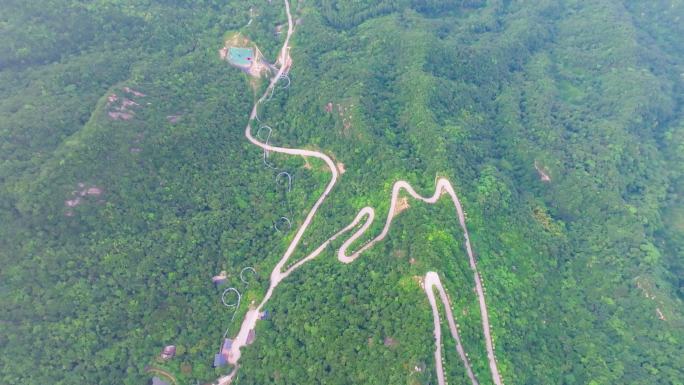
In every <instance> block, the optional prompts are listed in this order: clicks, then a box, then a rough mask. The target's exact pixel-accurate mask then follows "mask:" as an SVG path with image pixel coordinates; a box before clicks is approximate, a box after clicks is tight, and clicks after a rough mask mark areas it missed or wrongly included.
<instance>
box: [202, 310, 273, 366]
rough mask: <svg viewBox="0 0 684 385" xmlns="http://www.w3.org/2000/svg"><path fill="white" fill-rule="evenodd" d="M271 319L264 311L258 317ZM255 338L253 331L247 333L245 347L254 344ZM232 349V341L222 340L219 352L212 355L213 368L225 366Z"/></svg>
mask: <svg viewBox="0 0 684 385" xmlns="http://www.w3.org/2000/svg"><path fill="white" fill-rule="evenodd" d="M269 318H271V313H270V312H269V311H268V310H266V311H264V312H262V313H261V314H260V315H259V319H261V320H265V319H269ZM255 338H256V332H255V331H254V329H251V330H250V331H249V333H247V341H245V342H246V343H247V345H251V344H252V343H254V339H255ZM232 347H233V340H232V339H230V338H224V339H223V343H222V344H221V350H220V351H219V352H218V353H216V354H215V355H214V367H215V368H218V367H221V366H225V365H227V364H228V357H229V355H230V349H231V348H232Z"/></svg>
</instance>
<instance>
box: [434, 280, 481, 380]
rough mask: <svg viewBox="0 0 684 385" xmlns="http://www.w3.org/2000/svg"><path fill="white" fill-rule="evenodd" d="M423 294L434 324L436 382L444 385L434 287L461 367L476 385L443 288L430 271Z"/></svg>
mask: <svg viewBox="0 0 684 385" xmlns="http://www.w3.org/2000/svg"><path fill="white" fill-rule="evenodd" d="M423 285H424V289H425V294H427V297H428V301H430V306H432V319H433V320H434V322H435V366H436V369H437V382H438V383H439V385H446V381H445V379H444V377H445V376H444V368H443V367H442V328H441V326H440V322H439V310H438V309H437V302H436V301H435V292H434V289H435V287H436V288H437V290H438V291H439V297H440V299H441V300H442V305H444V309H445V311H446V317H447V322H448V323H449V330H451V336H452V337H453V338H454V341H455V342H456V351H458V355H459V356H461V361H463V366H465V369H466V372H467V374H468V377H469V378H470V382H471V383H472V384H473V385H478V382H477V379H476V378H475V374H473V368H472V367H471V366H470V362H469V361H468V357H466V354H465V350H463V345H462V344H461V337H460V336H459V335H458V327H456V321H454V315H453V314H452V313H451V304H450V303H449V299H448V298H447V295H446V292H444V287H442V282H441V281H440V280H439V275H437V273H435V272H434V271H430V272H428V273H427V274H425V281H424V282H423Z"/></svg>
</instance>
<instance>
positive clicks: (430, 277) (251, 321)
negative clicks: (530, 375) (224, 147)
mask: <svg viewBox="0 0 684 385" xmlns="http://www.w3.org/2000/svg"><path fill="white" fill-rule="evenodd" d="M284 2H285V11H286V13H287V24H288V27H287V35H286V37H285V41H284V43H283V46H282V48H281V49H280V55H279V62H280V63H281V67H280V68H279V70H278V72H277V73H276V74H275V75H274V76H273V77H272V78H271V80H270V83H269V86H268V87H267V88H266V90H265V91H264V94H263V95H262V96H261V98H259V99H258V100H257V101H256V103H255V104H254V107H253V108H252V112H251V114H250V120H249V122H248V124H247V127H246V128H245V136H246V137H247V139H248V140H249V141H250V142H251V143H252V144H254V145H256V146H258V147H260V148H262V149H263V150H264V151H272V152H277V153H281V154H289V155H296V156H299V155H301V156H304V157H314V158H318V159H321V160H323V161H324V162H325V163H326V165H327V166H328V169H330V172H331V174H332V176H331V178H330V181H329V182H328V185H327V186H326V188H325V190H324V191H323V194H321V196H320V197H319V198H318V200H317V201H316V203H315V204H314V205H313V207H312V208H311V210H310V211H309V213H308V214H307V216H306V218H305V219H304V222H303V223H302V225H301V226H300V227H299V229H298V230H297V232H296V234H295V236H294V238H293V239H292V241H291V242H290V244H289V246H288V248H287V250H286V251H285V253H284V254H283V256H282V257H281V259H280V260H279V261H278V263H277V264H276V266H275V267H274V269H273V271H272V272H271V277H270V285H269V288H268V290H267V291H266V295H265V296H264V298H263V299H262V301H261V302H260V303H259V305H258V306H257V307H251V308H250V309H249V310H248V311H247V313H246V315H245V317H244V319H243V321H242V324H241V326H240V331H239V332H238V334H237V336H236V337H235V338H234V340H233V344H232V347H231V350H230V352H229V354H228V362H229V363H231V364H232V365H234V369H233V371H232V372H231V373H230V374H228V375H226V376H222V377H220V378H219V379H218V384H219V385H227V384H229V383H230V382H231V381H232V379H233V378H234V376H235V375H236V374H237V371H238V369H239V360H240V355H241V353H240V350H241V349H242V348H243V347H244V346H245V345H246V344H247V336H248V333H249V331H250V330H252V329H254V328H255V326H256V323H257V321H258V319H259V313H260V312H261V311H262V309H263V307H264V305H265V304H266V303H267V302H268V300H269V299H270V298H271V296H272V295H273V292H274V290H275V288H276V287H277V286H278V284H280V282H282V280H284V279H285V278H287V276H288V275H290V274H291V273H292V272H293V271H295V270H296V269H298V268H299V267H301V266H302V265H303V264H304V263H306V262H308V261H310V260H312V259H314V258H315V257H316V256H318V255H319V254H320V253H321V252H323V250H325V249H326V247H327V246H328V245H329V244H330V243H331V242H332V241H334V240H335V239H337V238H338V237H339V236H341V235H343V234H345V233H347V232H349V231H351V230H352V229H354V228H355V227H356V226H357V225H358V224H359V223H360V222H361V221H362V220H363V219H364V218H366V221H365V222H364V223H363V225H362V226H361V227H360V228H359V229H358V230H357V231H356V232H354V233H353V234H352V235H351V236H350V237H349V239H347V240H346V241H345V242H344V243H343V244H342V246H341V247H340V249H339V251H338V253H337V258H338V260H339V261H340V262H342V263H351V262H353V261H354V260H355V259H356V258H358V257H359V256H360V255H361V253H363V252H364V251H366V250H367V249H369V248H370V247H372V246H373V245H374V244H375V243H377V242H379V241H381V240H382V239H384V238H385V236H387V234H388V232H389V229H390V226H391V223H392V219H393V217H394V213H395V208H396V206H397V200H398V197H399V194H400V193H401V191H402V190H404V191H406V192H407V193H408V194H409V195H411V196H412V197H413V198H415V199H417V200H420V201H423V202H425V203H430V204H432V203H435V202H437V200H439V198H440V197H441V196H442V194H443V193H447V194H448V195H449V197H450V198H451V200H452V201H453V203H454V206H455V208H456V213H457V215H458V219H459V223H460V225H461V228H462V230H463V235H464V238H465V248H466V252H467V254H468V258H469V261H470V268H471V270H472V272H473V276H474V279H475V288H476V292H477V296H478V300H479V305H480V312H481V315H482V328H483V332H484V337H485V343H486V347H487V358H488V360H489V366H490V370H491V372H492V377H493V379H494V382H495V384H496V385H502V380H501V377H500V375H499V372H498V369H497V366H496V359H495V356H494V348H493V343H492V337H491V333H490V326H489V315H488V312H487V306H486V304H485V297H484V289H483V286H482V282H481V279H480V275H479V273H478V272H477V267H476V264H475V258H474V257H473V252H472V248H471V246H470V238H469V235H468V230H467V228H466V225H465V215H464V213H463V208H462V207H461V203H460V201H459V199H458V196H457V195H456V192H455V191H454V189H453V187H452V186H451V184H450V183H449V181H448V180H447V179H444V178H440V179H439V180H438V181H437V184H436V188H435V192H434V194H433V195H432V196H431V197H423V196H421V195H420V194H418V193H417V192H416V191H415V190H414V189H413V187H411V185H409V184H408V182H406V181H403V180H400V181H397V182H396V183H395V184H394V186H393V188H392V197H391V204H390V209H389V213H388V216H387V219H386V221H385V226H384V228H383V230H382V232H381V233H380V234H379V235H377V236H376V237H375V238H373V239H372V240H371V241H370V242H368V243H366V244H365V245H363V246H362V247H361V248H360V249H359V250H357V251H355V252H353V253H351V254H349V255H348V254H347V249H348V248H349V247H350V246H351V244H352V243H353V242H354V241H356V240H357V239H358V238H359V237H361V236H362V235H363V234H364V233H365V232H366V231H367V230H368V228H369V227H370V226H371V224H372V223H373V220H374V218H375V210H374V209H373V208H372V207H364V208H363V209H361V210H360V211H359V213H358V214H357V215H356V217H355V218H354V220H353V221H352V222H351V223H350V224H349V225H347V226H346V227H345V228H343V229H341V230H340V231H338V232H337V233H335V234H334V235H333V236H331V237H330V238H328V239H327V240H326V241H325V242H323V243H322V244H321V245H320V246H319V247H318V248H316V249H315V250H314V251H313V252H312V253H311V254H309V255H307V256H306V257H305V258H303V259H301V260H300V261H298V262H297V263H295V264H294V265H292V266H291V267H290V268H288V269H287V270H285V271H283V268H284V266H285V265H286V264H287V262H288V260H289V258H290V257H291V256H292V254H293V253H294V252H295V250H296V249H297V246H298V245H299V242H300V240H301V238H302V236H303V235H304V233H305V232H306V230H307V229H308V227H309V225H310V224H311V221H312V220H313V218H314V215H315V214H316V211H318V209H319V207H320V206H321V205H322V204H323V202H324V201H325V199H326V198H327V197H328V195H329V194H330V192H331V191H332V189H333V187H334V186H335V184H336V183H337V179H338V177H339V171H338V169H337V167H336V165H335V163H334V162H333V160H332V159H331V158H330V157H329V156H327V155H325V154H323V153H321V152H317V151H311V150H304V149H294V148H286V147H277V146H273V145H270V144H268V143H264V142H261V141H259V140H258V139H257V138H255V136H254V135H253V134H252V123H253V122H255V121H258V107H259V105H260V104H261V103H263V102H264V101H267V100H268V98H269V94H270V93H271V92H272V91H273V89H274V87H275V86H276V84H277V82H278V80H280V79H281V78H282V76H283V74H286V73H287V71H289V68H290V65H291V63H292V62H291V59H290V57H289V49H290V46H289V42H290V37H291V36H292V33H293V32H294V23H293V21H292V14H291V12H290V3H289V1H288V0H284ZM425 287H426V293H427V295H428V300H429V301H430V303H431V305H432V308H433V315H435V314H436V312H437V308H436V304H434V293H432V292H431V291H427V290H428V289H427V288H428V287H430V288H431V289H430V290H432V288H434V287H437V288H438V290H439V291H440V296H441V298H442V301H443V302H444V303H445V304H444V306H445V309H447V319H448V320H449V326H450V328H451V330H452V335H453V336H454V338H455V339H457V346H458V347H460V348H459V354H461V358H462V359H464V357H465V353H464V352H463V348H462V346H461V344H460V339H459V338H458V331H457V329H456V325H455V321H454V320H453V315H452V314H451V308H450V306H449V305H448V302H445V301H446V294H444V289H443V288H442V286H441V283H440V282H439V277H438V276H437V274H436V273H434V272H429V273H427V275H426V276H425ZM431 293H432V294H431ZM431 296H432V297H431ZM430 298H432V299H430ZM437 317H438V316H437ZM438 321H439V319H438V318H437V322H436V323H435V335H436V338H437V336H441V330H439V322H438ZM452 325H453V327H452ZM437 333H439V335H438V334H437ZM440 341H441V337H440V339H439V340H438V341H436V344H437V350H440ZM436 354H437V353H436ZM440 357H441V350H440ZM437 363H438V378H441V380H440V385H443V384H444V374H443V370H442V367H441V366H442V365H441V360H438V362H437ZM464 363H465V364H466V368H467V371H468V373H469V376H470V377H471V379H472V380H473V381H474V382H473V384H477V382H475V381H476V380H475V377H474V375H473V374H472V369H471V368H470V365H469V364H468V363H467V359H466V360H464Z"/></svg>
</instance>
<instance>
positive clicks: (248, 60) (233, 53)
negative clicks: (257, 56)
mask: <svg viewBox="0 0 684 385" xmlns="http://www.w3.org/2000/svg"><path fill="white" fill-rule="evenodd" d="M228 60H230V62H231V63H233V64H235V65H238V66H241V67H249V66H250V65H252V60H254V50H253V49H252V48H236V47H231V48H230V50H228Z"/></svg>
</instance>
